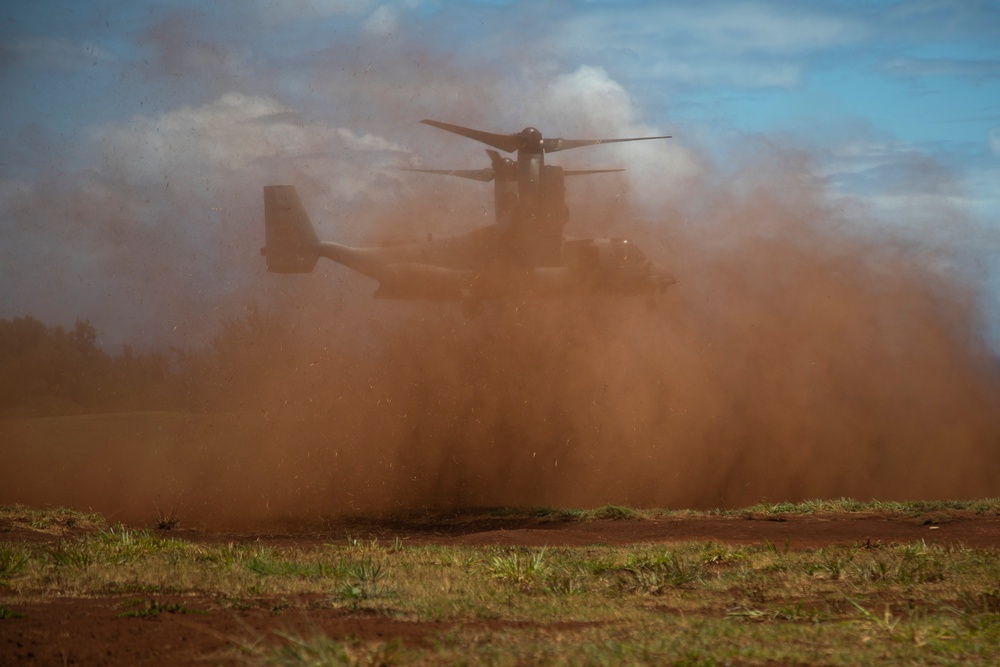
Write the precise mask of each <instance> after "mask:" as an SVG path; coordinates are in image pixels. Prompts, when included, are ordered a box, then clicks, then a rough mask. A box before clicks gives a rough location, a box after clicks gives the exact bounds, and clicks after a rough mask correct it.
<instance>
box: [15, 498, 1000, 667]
mask: <svg viewBox="0 0 1000 667" xmlns="http://www.w3.org/2000/svg"><path fill="white" fill-rule="evenodd" d="M85 532H86V530H85V529H83V528H80V527H78V526H62V527H60V529H59V530H58V531H55V532H53V531H52V530H47V531H41V530H34V529H32V528H30V527H27V526H25V525H23V524H21V523H15V522H12V521H5V522H3V523H0V541H2V542H6V543H8V544H14V545H18V544H21V545H25V544H27V545H35V546H37V545H39V544H46V543H47V544H56V543H58V542H60V541H66V540H67V539H69V540H72V539H73V538H74V537H77V536H82V535H83V534H84V533H85ZM157 534H169V536H170V537H175V538H181V539H183V540H185V541H191V542H194V543H196V544H202V545H217V544H229V543H254V544H265V545H272V546H278V547H282V548H286V547H298V548H310V547H322V546H323V545H324V544H327V543H330V542H336V541H343V540H344V539H345V536H350V539H354V540H358V541H371V540H379V541H382V542H383V543H388V542H394V541H395V542H396V543H398V544H401V545H404V546H416V545H444V546H474V547H479V546H495V545H502V546H511V547H514V546H526V547H540V546H548V547H559V546H586V545H607V546H612V545H627V544H640V543H667V542H670V543H674V542H679V541H687V540H699V541H712V542H718V543H723V544H731V545H737V544H747V545H761V544H767V543H770V544H773V545H787V547H788V548H789V549H791V550H796V549H804V548H817V547H823V546H828V545H834V544H854V545H857V544H869V545H871V544H882V543H885V544H887V543H893V542H912V541H920V540H923V541H924V542H926V543H927V544H935V545H957V544H961V545H965V546H969V547H974V548H980V549H997V548H1000V517H998V516H992V515H977V514H975V513H973V512H965V511H947V512H931V513H927V514H924V515H922V516H919V517H910V516H899V515H891V514H879V513H843V514H823V515H802V514H779V515H769V514H759V515H754V514H744V515H742V516H676V517H672V516H667V517H660V518H645V519H639V520H625V519H623V520H592V521H579V520H576V519H572V518H569V517H566V516H559V515H549V516H532V515H531V514H530V513H512V514H511V515H509V516H504V515H503V514H502V513H499V512H496V511H493V512H485V511H464V512H449V513H442V514H429V513H422V514H419V515H415V514H409V515H398V516H382V517H368V518H366V517H350V518H342V519H330V520H324V521H317V522H311V523H310V522H302V523H300V524H298V525H282V526H273V527H271V528H262V529H259V530H257V531H255V532H226V531H223V532H216V531H202V530H191V529H183V528H178V529H175V530H173V531H169V532H168V531H157ZM2 597H4V598H5V600H6V608H7V609H8V610H9V611H10V612H12V615H13V616H14V617H12V618H6V619H4V620H0V664H3V665H21V664H26V665H56V664H68V665H165V664H171V665H178V664H223V665H225V664H234V665H235V664H246V661H247V657H246V656H245V655H243V654H242V651H243V650H244V649H245V650H250V648H251V646H252V645H254V644H255V643H256V642H257V641H258V640H259V638H261V637H265V636H267V635H268V633H270V632H274V631H277V632H284V633H288V634H298V635H302V636H309V635H312V634H322V635H325V636H328V637H330V638H333V639H338V640H345V641H346V640H350V641H361V642H372V641H377V642H388V641H391V640H399V642H400V643H401V645H402V646H403V647H404V648H406V647H410V648H420V647H424V648H426V647H428V646H431V645H433V644H434V643H435V642H437V641H439V640H440V639H441V638H442V637H444V636H446V635H447V634H448V633H449V632H452V631H454V630H455V629H456V627H457V628H458V629H459V630H460V631H462V632H470V631H472V632H474V631H477V630H478V631H482V632H491V631H501V630H504V629H505V628H507V627H516V628H518V629H520V630H524V629H525V626H528V625H531V624H530V623H525V622H511V621H505V620H502V619H492V620H491V619H469V620H463V621H461V622H455V621H432V622H424V621H419V620H401V619H398V618H392V617H390V616H389V615H388V614H381V613H372V612H371V611H366V610H360V611H351V610H350V609H345V608H332V607H331V606H330V605H328V604H324V603H323V597H324V596H322V595H316V594H309V595H291V596H290V595H279V596H264V597H260V598H257V599H254V600H252V602H250V603H244V604H242V605H233V604H232V603H231V602H230V601H227V600H225V599H222V598H220V596H218V595H214V594H213V595H198V594H188V595H183V596H178V595H173V596H171V595H159V596H155V604H156V605H160V607H161V608H162V609H163V610H165V611H169V610H171V609H181V610H183V611H184V613H156V614H150V615H149V616H148V617H145V618H143V617H138V618H136V617H123V609H127V608H128V607H127V605H128V604H129V602H128V601H127V600H126V597H128V598H134V596H122V595H113V594H110V595H102V596H63V595H56V596H53V595H48V594H46V593H45V592H44V591H42V592H37V593H28V594H24V595H19V596H13V597H12V596H10V595H3V596H2ZM146 604H147V606H148V604H150V603H148V602H147V603H146ZM593 625H594V624H593V623H586V622H572V621H566V622H560V623H554V624H553V623H539V624H537V628H534V629H535V630H537V631H539V632H551V633H571V632H574V631H577V630H580V629H581V628H585V627H592V626H593Z"/></svg>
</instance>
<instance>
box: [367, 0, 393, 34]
mask: <svg viewBox="0 0 1000 667" xmlns="http://www.w3.org/2000/svg"><path fill="white" fill-rule="evenodd" d="M399 13H400V10H399V7H396V6H394V5H382V6H380V7H378V8H377V9H376V10H375V11H374V12H372V13H371V16H369V17H368V18H366V19H365V20H364V22H363V23H362V24H361V27H362V28H364V30H365V32H367V33H370V34H372V35H379V36H385V35H391V34H393V33H394V32H396V31H397V30H398V29H399Z"/></svg>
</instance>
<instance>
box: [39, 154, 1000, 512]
mask: <svg viewBox="0 0 1000 667" xmlns="http://www.w3.org/2000/svg"><path fill="white" fill-rule="evenodd" d="M690 194H691V200H690V201H691V202H692V205H691V206H690V207H688V210H686V211H684V210H680V209H678V210H674V211H672V212H669V213H666V214H663V216H662V217H660V218H657V219H653V220H650V221H648V222H645V223H642V224H631V225H628V224H626V223H624V222H623V220H626V219H628V217H629V216H630V215H635V216H638V215H640V214H639V213H636V212H630V211H628V210H627V207H626V206H625V205H623V204H618V205H613V204H608V205H606V206H605V207H604V208H603V209H602V208H601V207H599V206H587V207H584V208H582V209H579V208H577V209H575V216H574V218H575V219H574V220H573V222H572V224H573V225H574V228H575V230H584V231H588V230H589V231H593V232H595V233H599V232H601V231H602V230H603V231H604V232H605V233H613V232H614V230H616V229H619V230H620V229H622V228H623V227H624V228H625V229H628V230H631V232H632V233H631V234H630V236H632V237H633V238H634V239H635V240H637V241H638V242H639V243H640V244H642V246H643V247H644V248H645V249H646V251H647V253H648V254H650V255H652V256H654V257H656V258H657V259H658V260H660V261H661V262H663V263H664V264H666V265H667V266H668V267H670V269H671V270H672V271H673V273H674V274H675V276H676V277H677V278H678V280H679V282H678V284H677V285H675V286H673V287H672V288H671V290H670V291H669V292H668V293H667V294H665V295H663V296H661V297H659V298H658V299H657V300H656V301H655V302H653V303H649V302H647V301H646V300H645V299H643V298H615V297H600V298H590V299H567V300H537V301H530V300H529V301H525V302H508V303H496V304H491V305H490V306H489V307H487V309H486V311H485V312H484V313H482V314H481V315H480V316H478V317H476V318H473V319H466V318H464V317H463V316H462V314H461V313H460V309H459V308H458V307H457V306H455V305H453V304H427V303H399V302H381V301H371V300H369V299H368V294H369V291H368V290H369V289H374V284H372V283H370V281H367V279H365V278H362V277H360V276H355V275H353V274H349V273H348V272H347V271H346V270H345V269H342V268H341V267H337V266H326V267H323V269H322V270H321V271H320V272H318V273H317V274H314V275H312V276H309V277H301V276H300V277H288V276H274V280H275V284H276V285H278V286H279V287H276V289H277V290H280V291H281V298H280V299H279V300H276V302H275V305H274V306H273V307H272V308H270V309H269V311H268V312H267V313H266V314H265V315H264V316H263V317H262V318H260V319H259V321H258V324H257V325H256V326H255V327H251V328H250V329H249V330H248V331H247V332H246V334H245V336H244V337H242V338H240V339H237V340H230V341H228V343H229V344H231V349H229V351H228V353H229V356H228V362H227V365H226V367H225V368H224V369H223V372H221V373H219V374H217V375H216V376H214V377H213V378H212V379H211V380H210V381H206V382H208V384H207V385H206V386H202V387H199V388H198V391H200V392H202V393H203V394H204V396H205V397H206V398H205V405H204V407H205V410H206V412H205V414H200V415H187V416H179V415H176V414H171V415H161V416H160V417H158V418H149V417H143V418H140V417H138V416H136V415H132V416H123V417H121V418H120V419H119V420H118V422H116V423H120V424H121V423H127V424H128V426H120V425H119V426H114V427H111V428H115V429H119V430H120V431H122V435H121V436H120V437H119V440H118V441H115V442H117V444H115V443H114V442H112V440H113V439H109V438H108V437H107V436H106V435H105V436H104V439H105V445H103V446H104V447H106V450H105V451H106V457H105V458H103V459H101V458H98V459H96V461H97V462H95V459H94V458H93V457H91V456H87V457H82V456H81V455H80V453H79V449H78V448H76V449H73V452H75V453H73V452H70V451H69V450H67V451H65V452H64V453H63V454H62V455H61V460H62V461H63V462H64V465H69V466H70V467H71V468H72V469H73V470H74V473H73V474H74V475H75V477H74V479H76V480H77V482H78V483H77V484H76V485H74V484H73V483H68V481H67V479H62V482H61V483H62V486H60V487H59V490H58V491H55V489H54V487H53V488H50V489H49V492H55V495H56V496H57V497H58V498H59V499H60V501H61V502H64V503H77V504H79V503H81V502H83V503H90V504H91V506H95V505H96V506H100V507H113V508H115V511H116V512H118V513H119V514H120V515H121V516H130V515H139V514H142V515H144V516H148V515H149V514H150V511H151V510H150V507H151V506H153V504H154V503H155V504H156V505H158V506H160V507H172V506H178V507H179V508H180V509H179V511H180V514H181V515H182V516H184V517H185V519H186V520H188V521H190V522H194V523H198V522H207V523H212V522H215V521H219V522H229V523H232V522H239V521H245V522H254V521H258V520H265V519H281V518H285V519H289V518H308V517H318V516H322V515H324V514H337V513H343V512H390V511H398V510H418V509H426V508H438V509H440V508H457V507H470V506H501V505H513V506H539V505H544V506H560V507H593V506H600V505H604V504H607V503H616V504H627V505H631V506H639V507H652V506H656V507H674V508H678V507H702V508H704V507H720V506H721V507H731V506H740V505H745V504H750V503H754V502H758V501H761V500H763V499H767V500H770V501H773V502H777V501H786V500H787V501H795V500H801V499H806V498H833V497H840V496H850V497H856V498H861V499H872V498H877V499H915V498H920V499H936V498H972V497H982V496H991V495H996V494H997V493H998V490H1000V489H998V487H997V484H998V482H997V480H998V479H1000V464H998V457H997V456H996V452H997V447H998V444H1000V373H998V369H997V362H996V359H995V358H994V357H991V355H990V352H989V351H988V350H987V348H986V347H985V345H984V344H983V342H982V339H981V337H980V333H979V332H980V330H981V326H982V322H981V321H980V319H981V315H980V313H979V310H978V306H977V304H978V303H979V298H978V294H977V285H976V282H975V280H974V276H969V275H967V274H966V273H964V272H963V269H962V268H961V265H960V264H959V263H958V262H957V261H956V260H955V257H953V256H951V255H950V254H949V250H948V248H947V247H946V246H940V245H938V246H936V247H931V246H926V245H921V244H920V243H918V242H916V241H914V240H913V236H912V235H907V234H906V233H904V232H899V233H894V232H891V231H888V232H887V231H885V230H884V229H882V230H880V231H879V233H873V232H872V230H870V229H867V228H866V227H865V225H864V224H863V221H859V220H858V219H857V218H856V217H855V216H856V213H857V212H856V211H854V212H853V213H852V214H851V215H846V214H843V213H841V212H840V211H839V210H838V209H837V208H834V207H833V206H831V205H830V204H829V203H827V202H828V197H827V196H826V194H827V193H826V192H825V186H824V185H823V183H822V181H821V180H819V179H817V178H815V177H814V176H812V175H811V170H810V169H809V168H808V164H807V163H805V162H803V160H802V159H801V158H796V157H795V156H788V155H785V156H782V155H780V154H774V155H771V156H770V157H761V158H759V159H755V160H753V161H751V162H750V163H748V164H747V165H746V169H743V170H740V171H739V173H737V174H736V175H735V176H732V177H727V178H713V177H712V176H711V175H709V176H708V177H706V178H705V179H704V181H703V182H702V183H701V184H700V185H699V186H698V187H697V188H694V189H692V190H691V193H690ZM587 196H588V197H595V198H597V199H600V197H601V196H604V197H605V198H607V199H608V200H614V197H613V193H612V192H610V191H608V192H603V193H600V192H598V193H597V194H595V193H594V190H593V189H591V190H590V193H589V194H588V195H587ZM426 206H431V204H426ZM407 210H408V211H411V214H412V212H414V211H415V212H416V215H417V216H418V217H419V216H420V215H422V214H423V213H424V212H425V210H424V209H422V208H421V203H420V202H418V201H415V202H412V205H411V206H408V207H407ZM581 210H582V211H590V212H591V216H590V217H588V215H587V214H586V213H580V211H581ZM695 214H697V219H692V217H691V216H693V215H695ZM608 216H617V217H615V219H611V220H609V218H608ZM633 219H634V218H633ZM414 224H417V221H416V220H411V219H400V217H399V216H398V215H393V214H386V216H385V218H384V219H383V220H381V221H380V223H379V224H378V225H376V227H377V228H378V229H382V230H389V232H388V233H390V234H394V233H395V232H397V231H398V230H400V229H405V228H406V227H407V226H409V227H411V228H412V227H413V225H414ZM100 417H101V416H92V417H90V419H92V420H93V419H98V418H100ZM104 419H105V422H106V423H110V421H114V420H113V419H111V418H110V417H104ZM109 420H110V421H109ZM137 420H142V421H141V423H139V421H137ZM92 423H93V422H92ZM36 428H37V425H36ZM46 428H52V427H51V426H49V427H46ZM94 428H97V429H100V428H102V427H101V426H94ZM126 431H128V432H130V433H141V434H143V436H142V438H141V440H142V443H143V444H142V445H141V446H137V445H136V444H135V442H134V441H133V440H130V439H129V437H128V436H127V434H126V433H125V432H126ZM22 437H24V436H23V435H22ZM95 437H97V436H95ZM108 442H111V444H107V443H108ZM74 457H75V458H74ZM66 461H69V462H70V463H69V464H66V463H65V462H66ZM87 461H90V463H89V464H88V463H86V462H87ZM80 466H83V469H82V471H81V467H80ZM52 479H59V476H58V475H56V476H55V477H53V478H52ZM109 479H115V480H123V482H122V483H121V484H114V485H110V486H109V485H108V480H109ZM82 480H86V481H82ZM80 483H82V484H83V486H82V487H81V486H80ZM34 488H35V489H36V490H37V491H38V492H39V494H40V495H42V496H45V495H46V492H45V490H44V487H43V486H40V485H38V484H37V483H36V484H35V486H34ZM73 489H75V490H73ZM47 499H49V500H51V499H52V496H51V495H49V496H48V497H47Z"/></svg>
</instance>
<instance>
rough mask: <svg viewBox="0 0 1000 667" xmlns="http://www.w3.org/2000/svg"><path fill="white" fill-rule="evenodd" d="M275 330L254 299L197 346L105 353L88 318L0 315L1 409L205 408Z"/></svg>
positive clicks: (251, 368) (247, 369)
mask: <svg viewBox="0 0 1000 667" xmlns="http://www.w3.org/2000/svg"><path fill="white" fill-rule="evenodd" d="M277 333H278V329H277V326H276V323H275V321H274V320H273V319H272V318H267V317H266V316H264V315H262V314H261V313H260V312H259V311H258V309H257V308H256V306H255V305H252V304H251V305H250V306H248V307H247V309H246V313H245V315H244V317H241V318H238V319H233V320H227V321H224V322H223V323H222V325H221V327H220V329H219V332H218V333H217V334H216V336H215V337H214V338H213V339H212V340H211V341H210V342H209V344H208V345H206V346H205V347H204V348H202V349H199V350H196V351H183V350H177V349H172V350H171V351H170V352H169V353H167V354H165V353H164V352H161V351H155V350H154V351H148V352H136V351H135V350H134V349H133V348H132V347H131V346H129V345H123V346H122V348H121V350H120V351H119V352H118V353H117V354H109V353H108V352H106V351H104V350H103V349H101V347H100V346H99V345H98V343H97V339H98V336H97V330H96V328H95V327H94V326H93V325H92V324H91V323H90V322H89V321H88V320H86V319H78V320H76V322H75V324H74V325H73V327H72V328H64V327H62V326H49V325H46V324H45V323H44V322H42V321H40V320H38V319H36V318H34V317H30V316H29V317H15V318H13V319H0V416H4V415H6V416H11V415H24V416H32V415H49V414H74V413H85V412H115V411H131V410H207V409H213V408H218V407H220V403H224V402H225V391H223V390H221V389H222V388H223V387H224V386H226V385H231V384H232V383H233V381H238V380H239V379H240V378H239V376H241V375H246V374H248V373H257V372H259V367H258V366H259V365H255V364H254V363H253V362H254V360H255V359H256V360H260V359H259V357H260V354H259V352H260V350H261V349H262V348H264V349H266V346H265V345H263V343H264V342H265V341H264V340H262V339H264V338H267V337H268V334H269V336H270V337H272V338H273V336H274V335H277Z"/></svg>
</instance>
